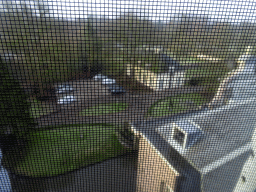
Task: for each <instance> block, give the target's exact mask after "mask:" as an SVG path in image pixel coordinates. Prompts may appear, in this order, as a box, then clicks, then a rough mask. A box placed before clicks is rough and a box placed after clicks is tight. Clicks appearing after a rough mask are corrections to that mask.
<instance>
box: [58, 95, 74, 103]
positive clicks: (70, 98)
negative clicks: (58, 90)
mask: <svg viewBox="0 0 256 192" xmlns="http://www.w3.org/2000/svg"><path fill="white" fill-rule="evenodd" d="M75 100H76V99H75V97H74V96H73V95H68V96H65V97H62V98H61V99H59V100H58V104H69V103H72V102H74V101H75Z"/></svg>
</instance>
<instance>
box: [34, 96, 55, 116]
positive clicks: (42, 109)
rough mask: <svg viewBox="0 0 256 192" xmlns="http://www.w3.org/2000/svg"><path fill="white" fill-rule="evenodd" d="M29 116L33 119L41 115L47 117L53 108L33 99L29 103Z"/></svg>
mask: <svg viewBox="0 0 256 192" xmlns="http://www.w3.org/2000/svg"><path fill="white" fill-rule="evenodd" d="M30 103H31V108H30V116H31V117H33V118H38V117H40V116H42V115H47V114H49V113H51V112H53V111H54V109H53V107H52V106H50V105H43V104H42V103H41V102H39V101H37V100H36V99H33V100H32V101H31V102H30Z"/></svg>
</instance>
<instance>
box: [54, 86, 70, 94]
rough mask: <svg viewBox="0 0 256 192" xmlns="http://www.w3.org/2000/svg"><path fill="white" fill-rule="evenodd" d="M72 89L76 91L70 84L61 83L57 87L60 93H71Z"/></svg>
mask: <svg viewBox="0 0 256 192" xmlns="http://www.w3.org/2000/svg"><path fill="white" fill-rule="evenodd" d="M72 91H74V88H73V87H72V86H71V85H69V84H64V85H59V86H58V87H57V89H56V92H57V93H58V94H61V93H69V92H72Z"/></svg>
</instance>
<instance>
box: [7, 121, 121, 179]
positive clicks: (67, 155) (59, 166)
mask: <svg viewBox="0 0 256 192" xmlns="http://www.w3.org/2000/svg"><path fill="white" fill-rule="evenodd" d="M114 131H115V128H114V127H113V126H112V125H103V124H101V125H99V124H97V125H65V127H59V128H57V129H56V128H54V129H51V130H43V131H34V132H31V133H30V134H28V135H27V140H28V145H27V147H26V148H25V150H24V151H26V152H25V153H24V154H23V156H21V158H20V159H18V161H17V160H16V159H15V160H14V159H8V160H7V161H10V162H9V163H11V165H9V166H10V167H12V168H13V171H14V172H15V173H16V174H22V175H26V176H32V177H44V176H55V175H59V174H63V173H65V172H67V171H72V170H74V169H77V168H79V167H83V166H86V165H89V164H93V163H96V162H100V161H103V160H106V159H109V158H111V157H115V156H117V155H120V154H123V153H124V152H125V150H124V148H123V147H122V145H121V144H120V143H119V142H118V140H117V138H116V136H115V134H114ZM10 158H12V157H10ZM14 161H17V162H16V163H15V165H14ZM12 163H13V164H12Z"/></svg>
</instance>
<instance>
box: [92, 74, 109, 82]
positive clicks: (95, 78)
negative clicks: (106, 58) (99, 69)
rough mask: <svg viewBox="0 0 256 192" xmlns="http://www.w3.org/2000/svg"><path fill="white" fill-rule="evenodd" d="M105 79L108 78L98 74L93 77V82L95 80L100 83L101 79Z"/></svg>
mask: <svg viewBox="0 0 256 192" xmlns="http://www.w3.org/2000/svg"><path fill="white" fill-rule="evenodd" d="M107 78H108V77H107V76H105V75H102V74H98V75H95V76H94V77H93V80H95V81H102V80H103V79H107Z"/></svg>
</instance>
